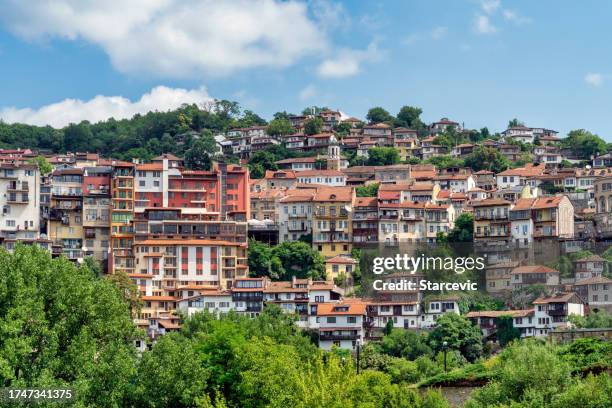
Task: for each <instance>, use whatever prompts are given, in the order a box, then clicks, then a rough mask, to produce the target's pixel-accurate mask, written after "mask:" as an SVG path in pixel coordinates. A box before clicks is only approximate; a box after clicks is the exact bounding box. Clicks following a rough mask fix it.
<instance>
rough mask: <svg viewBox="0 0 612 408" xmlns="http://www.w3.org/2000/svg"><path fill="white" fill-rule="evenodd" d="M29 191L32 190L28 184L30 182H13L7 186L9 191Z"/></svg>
mask: <svg viewBox="0 0 612 408" xmlns="http://www.w3.org/2000/svg"><path fill="white" fill-rule="evenodd" d="M28 191H30V187H29V186H28V183H21V184H17V183H12V184H10V185H8V186H7V187H6V192H7V193H11V192H28Z"/></svg>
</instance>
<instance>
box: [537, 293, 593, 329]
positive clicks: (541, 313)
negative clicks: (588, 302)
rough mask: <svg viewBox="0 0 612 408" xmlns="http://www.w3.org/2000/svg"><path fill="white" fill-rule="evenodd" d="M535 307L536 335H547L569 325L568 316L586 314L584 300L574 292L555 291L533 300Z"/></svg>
mask: <svg viewBox="0 0 612 408" xmlns="http://www.w3.org/2000/svg"><path fill="white" fill-rule="evenodd" d="M533 305H534V308H535V315H534V322H535V327H534V331H535V336H545V335H547V334H548V333H549V332H550V331H552V330H555V329H558V328H563V327H568V326H569V323H568V319H567V318H568V317H569V316H571V315H577V316H584V314H585V310H584V301H583V300H582V299H581V298H580V296H578V295H577V294H576V293H574V292H569V293H555V294H554V295H552V296H544V297H540V298H538V299H536V300H534V302H533Z"/></svg>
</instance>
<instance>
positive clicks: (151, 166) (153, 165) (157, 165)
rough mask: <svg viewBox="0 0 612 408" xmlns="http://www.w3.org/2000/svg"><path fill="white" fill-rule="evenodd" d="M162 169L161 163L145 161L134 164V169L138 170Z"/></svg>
mask: <svg viewBox="0 0 612 408" xmlns="http://www.w3.org/2000/svg"><path fill="white" fill-rule="evenodd" d="M163 169H164V166H163V164H162V163H145V164H138V165H136V170H140V171H147V170H148V171H161V170H163Z"/></svg>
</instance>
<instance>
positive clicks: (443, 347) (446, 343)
mask: <svg viewBox="0 0 612 408" xmlns="http://www.w3.org/2000/svg"><path fill="white" fill-rule="evenodd" d="M442 350H444V372H446V351H447V350H448V342H447V341H443V342H442Z"/></svg>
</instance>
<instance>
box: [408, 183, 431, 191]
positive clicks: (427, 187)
mask: <svg viewBox="0 0 612 408" xmlns="http://www.w3.org/2000/svg"><path fill="white" fill-rule="evenodd" d="M433 188H434V184H433V183H430V182H422V183H414V184H412V185H411V186H410V191H431V190H433Z"/></svg>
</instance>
